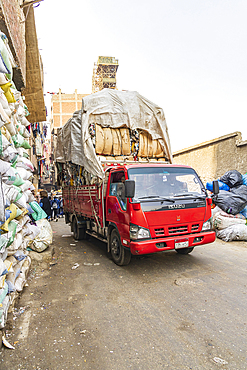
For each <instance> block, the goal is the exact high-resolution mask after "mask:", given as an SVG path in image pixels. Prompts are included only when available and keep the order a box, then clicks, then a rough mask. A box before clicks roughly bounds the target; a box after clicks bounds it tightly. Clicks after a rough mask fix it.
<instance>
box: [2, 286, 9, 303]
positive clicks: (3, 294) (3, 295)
mask: <svg viewBox="0 0 247 370" xmlns="http://www.w3.org/2000/svg"><path fill="white" fill-rule="evenodd" d="M7 293H8V284H7V283H6V281H5V282H4V286H3V288H2V289H0V303H3V300H4V298H5V297H6V295H7Z"/></svg>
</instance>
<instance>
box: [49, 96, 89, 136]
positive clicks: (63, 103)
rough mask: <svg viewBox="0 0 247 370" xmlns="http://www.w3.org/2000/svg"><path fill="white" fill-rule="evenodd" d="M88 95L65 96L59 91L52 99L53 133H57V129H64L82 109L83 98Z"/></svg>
mask: <svg viewBox="0 0 247 370" xmlns="http://www.w3.org/2000/svg"><path fill="white" fill-rule="evenodd" d="M87 95H88V94H78V92H77V90H75V92H74V93H73V94H64V93H62V92H61V89H59V92H58V94H53V95H52V98H51V132H53V134H56V133H57V128H59V127H62V126H63V125H65V123H66V122H67V121H68V120H69V119H70V118H71V117H72V115H73V113H74V112H75V111H77V110H80V109H81V106H82V98H84V96H87Z"/></svg>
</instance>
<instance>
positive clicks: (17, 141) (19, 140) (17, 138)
mask: <svg viewBox="0 0 247 370" xmlns="http://www.w3.org/2000/svg"><path fill="white" fill-rule="evenodd" d="M12 139H13V142H14V145H15V147H16V148H19V147H22V148H24V149H31V146H30V145H29V144H28V142H27V141H26V140H25V139H24V137H23V136H21V135H20V134H19V133H18V134H15V135H13V136H12Z"/></svg>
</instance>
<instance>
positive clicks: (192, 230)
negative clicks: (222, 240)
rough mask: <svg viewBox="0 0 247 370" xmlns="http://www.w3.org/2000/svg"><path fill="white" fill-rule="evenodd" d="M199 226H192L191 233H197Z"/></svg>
mask: <svg viewBox="0 0 247 370" xmlns="http://www.w3.org/2000/svg"><path fill="white" fill-rule="evenodd" d="M199 226H200V225H199V224H195V225H192V226H191V232H192V233H193V232H195V231H197V230H198V229H199Z"/></svg>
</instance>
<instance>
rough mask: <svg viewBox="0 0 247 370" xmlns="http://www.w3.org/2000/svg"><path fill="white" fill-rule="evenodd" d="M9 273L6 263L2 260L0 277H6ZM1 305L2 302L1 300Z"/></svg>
mask: <svg viewBox="0 0 247 370" xmlns="http://www.w3.org/2000/svg"><path fill="white" fill-rule="evenodd" d="M7 273H8V270H7V267H6V265H5V263H4V262H3V261H2V260H1V259H0V276H3V275H6V274H7ZM0 303H1V300H0Z"/></svg>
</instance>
